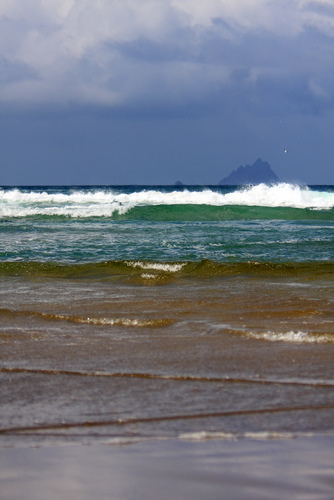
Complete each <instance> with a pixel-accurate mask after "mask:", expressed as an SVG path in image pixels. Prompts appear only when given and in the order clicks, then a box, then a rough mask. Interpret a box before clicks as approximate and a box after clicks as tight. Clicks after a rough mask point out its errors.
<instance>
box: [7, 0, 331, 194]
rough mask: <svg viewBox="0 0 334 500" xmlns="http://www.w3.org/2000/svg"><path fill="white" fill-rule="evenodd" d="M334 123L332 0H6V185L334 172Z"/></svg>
mask: <svg viewBox="0 0 334 500" xmlns="http://www.w3.org/2000/svg"><path fill="white" fill-rule="evenodd" d="M333 133H334V0H238V1H235V0H205V2H204V1H203V0H25V1H24V2H22V0H0V185H47V184H60V185H68V184H76V185H79V184H114V185H116V184H174V183H175V182H176V181H181V182H183V183H184V184H217V183H218V182H219V181H220V180H221V179H222V178H223V177H225V176H227V175H228V174H229V173H230V172H231V171H232V170H233V169H236V168H238V167H239V166H240V165H246V164H252V163H254V162H255V160H256V159H257V158H259V157H261V158H262V159H263V160H265V161H268V162H269V163H270V165H271V167H272V169H273V170H274V172H275V173H276V174H277V175H278V177H279V178H280V180H282V181H284V182H294V183H300V184H303V183H306V184H334V168H333V167H334V140H333ZM284 149H287V150H288V153H285V152H284Z"/></svg>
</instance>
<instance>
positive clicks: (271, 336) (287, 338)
mask: <svg viewBox="0 0 334 500" xmlns="http://www.w3.org/2000/svg"><path fill="white" fill-rule="evenodd" d="M246 336H247V337H249V338H253V339H258V340H269V341H270V342H295V343H308V344H325V343H332V342H334V336H330V335H324V334H323V335H318V334H312V333H307V332H302V331H293V330H292V331H289V332H272V331H266V332H247V333H246Z"/></svg>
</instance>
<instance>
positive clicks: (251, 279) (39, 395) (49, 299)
mask: <svg viewBox="0 0 334 500" xmlns="http://www.w3.org/2000/svg"><path fill="white" fill-rule="evenodd" d="M1 305H2V307H1V310H0V319H1V326H0V342H1V351H0V358H1V365H0V380H1V386H0V398H1V416H0V443H2V444H3V445H6V444H14V445H16V444H20V445H23V444H33V443H39V444H41V443H46V444H50V443H54V442H58V443H60V442H68V441H71V442H72V441H79V442H82V441H85V442H95V441H98V440H103V439H105V438H106V437H107V438H117V439H120V438H122V439H123V438H124V439H128V438H134V439H138V438H140V439H141V438H155V439H157V438H166V437H168V438H175V437H178V436H180V435H184V434H189V435H194V434H196V433H202V434H201V435H203V433H204V434H205V433H209V434H210V435H217V436H223V435H225V434H229V435H230V434H231V435H235V436H243V435H245V434H246V433H249V432H251V433H254V432H255V433H259V432H260V433H263V432H265V433H269V434H270V433H274V434H275V433H276V434H277V433H283V434H284V433H292V434H296V435H297V434H299V433H305V432H306V433H309V432H311V433H314V434H319V433H320V434H321V433H328V432H330V433H331V432H332V431H333V429H334V425H333V422H334V331H333V293H332V281H331V278H330V276H328V275H326V276H325V278H324V277H323V276H317V277H311V278H305V276H303V277H301V278H300V279H296V277H291V276H288V275H285V276H282V277H279V276H275V277H274V278H273V277H270V276H264V277H263V276H240V275H235V276H216V277H212V276H209V277H203V276H202V277H200V278H198V277H196V278H194V277H189V276H188V277H187V276H186V277H181V278H178V279H171V278H170V279H167V278H166V277H165V276H163V277H161V275H159V274H154V272H152V271H150V272H146V271H145V272H143V273H142V274H141V275H138V276H137V275H136V276H135V277H133V276H132V277H130V278H128V277H127V278H126V279H124V277H122V279H118V278H116V277H109V278H108V279H106V278H104V279H95V278H92V277H89V278H87V277H84V278H82V279H78V278H77V277H76V278H75V279H69V278H63V277H56V278H55V277H45V276H32V277H31V276H30V277H24V276H23V277H22V276H21V277H20V276H10V277H8V276H7V277H6V276H5V277H2V280H1Z"/></svg>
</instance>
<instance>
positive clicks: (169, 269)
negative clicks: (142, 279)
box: [126, 261, 186, 276]
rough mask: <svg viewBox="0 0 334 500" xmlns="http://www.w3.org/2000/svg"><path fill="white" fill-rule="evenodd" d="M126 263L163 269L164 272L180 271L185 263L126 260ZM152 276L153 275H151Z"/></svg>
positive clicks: (143, 267) (142, 267)
mask: <svg viewBox="0 0 334 500" xmlns="http://www.w3.org/2000/svg"><path fill="white" fill-rule="evenodd" d="M126 265H127V266H129V267H139V268H140V269H145V270H155V271H163V272H166V273H177V272H178V271H181V269H182V268H183V267H184V266H185V265H186V264H185V263H184V262H183V263H180V264H168V263H162V262H140V261H136V262H133V261H129V262H126ZM153 276H154V275H153Z"/></svg>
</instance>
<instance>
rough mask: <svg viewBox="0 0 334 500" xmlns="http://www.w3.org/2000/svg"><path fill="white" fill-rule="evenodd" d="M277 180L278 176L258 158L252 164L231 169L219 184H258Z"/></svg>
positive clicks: (267, 164)
mask: <svg viewBox="0 0 334 500" xmlns="http://www.w3.org/2000/svg"><path fill="white" fill-rule="evenodd" d="M262 182H264V183H275V182H279V178H278V177H277V175H276V174H275V172H273V170H272V169H271V167H270V165H269V163H268V162H267V161H263V160H262V159H261V158H258V159H257V160H256V162H254V163H253V165H246V166H245V167H243V166H242V165H241V166H240V167H239V168H238V169H236V170H233V171H232V172H231V173H230V174H229V175H228V176H227V177H224V179H222V180H221V181H220V182H219V183H218V184H219V185H240V184H259V183H262Z"/></svg>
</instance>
